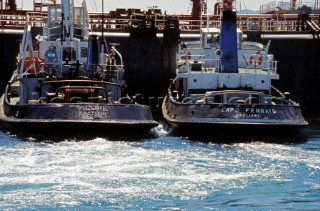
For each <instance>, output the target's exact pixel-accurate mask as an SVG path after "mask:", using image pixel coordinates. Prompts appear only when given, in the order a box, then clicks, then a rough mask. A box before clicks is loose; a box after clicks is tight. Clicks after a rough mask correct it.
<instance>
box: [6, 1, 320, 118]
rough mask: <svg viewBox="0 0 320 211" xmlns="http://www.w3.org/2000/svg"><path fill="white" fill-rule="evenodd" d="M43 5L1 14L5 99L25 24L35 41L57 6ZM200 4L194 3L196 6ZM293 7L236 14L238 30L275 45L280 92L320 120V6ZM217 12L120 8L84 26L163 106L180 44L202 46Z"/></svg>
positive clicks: (144, 93) (138, 87) (133, 84)
mask: <svg viewBox="0 0 320 211" xmlns="http://www.w3.org/2000/svg"><path fill="white" fill-rule="evenodd" d="M310 1H311V0H310ZM0 2H1V0H0ZM39 2H42V1H41V0H34V3H35V4H34V5H35V7H34V10H33V11H27V10H21V9H19V8H18V9H17V12H15V13H12V12H11V13H9V12H6V11H5V10H1V12H0V49H1V51H0V59H1V62H0V65H1V69H0V71H1V77H0V92H1V93H2V92H3V89H4V87H5V84H6V82H7V80H9V78H8V77H9V76H10V75H11V72H12V71H13V70H14V69H15V66H16V55H17V53H18V50H19V40H21V38H22V33H23V29H24V27H25V24H26V23H27V22H28V24H30V25H32V26H33V28H34V29H35V30H34V31H33V32H34V34H33V36H34V37H35V36H36V35H37V33H39V32H41V29H42V27H43V25H42V24H41V22H42V19H43V18H44V17H45V16H46V15H47V7H48V6H49V5H52V4H54V1H47V3H46V4H40V3H39ZM199 2H200V0H193V3H194V4H197V3H199ZM290 2H291V3H295V6H294V7H293V5H292V4H289V5H287V4H285V5H286V6H284V5H278V4H273V3H269V4H266V5H262V6H261V8H260V13H259V12H257V13H258V14H238V15H237V27H238V28H239V29H241V30H242V31H243V33H244V34H245V36H246V37H247V40H251V41H259V42H261V43H264V44H267V42H268V41H269V40H271V42H272V45H271V49H270V51H271V53H272V54H274V55H275V58H277V59H278V62H279V63H278V67H279V68H278V69H279V74H280V75H281V78H280V81H279V82H277V83H279V84H277V87H279V88H280V89H281V90H284V91H288V92H290V93H291V95H292V97H293V99H294V100H297V101H299V102H301V105H302V106H301V107H302V109H303V111H304V112H308V113H315V114H319V115H320V102H318V100H317V99H316V95H317V93H318V92H319V90H320V85H319V81H320V61H319V59H318V55H320V47H319V46H320V27H319V25H320V12H319V4H318V0H315V3H314V4H313V5H311V4H307V5H300V4H299V3H302V1H301V0H297V1H294V0H292V1H290ZM219 7H220V4H219V3H217V4H216V5H215V10H214V11H215V13H214V14H210V15H209V14H208V15H207V14H199V11H198V10H196V9H195V10H193V12H192V14H190V15H181V14H179V15H178V14H165V13H163V12H162V11H161V10H160V9H158V8H149V9H148V10H145V11H144V10H141V9H135V8H127V9H124V8H119V9H116V10H115V11H109V12H106V13H103V14H102V13H98V12H89V14H88V15H87V20H86V21H87V23H88V27H89V28H90V29H91V32H90V33H91V35H93V36H101V35H102V33H101V31H102V28H103V31H104V36H105V37H107V38H108V41H109V42H113V43H120V46H119V48H118V49H119V51H120V52H121V53H122V54H123V59H124V64H125V66H126V70H127V73H128V75H127V77H128V78H127V81H128V85H129V87H130V88H132V89H133V90H135V92H136V93H138V94H137V99H141V100H145V101H147V103H148V101H150V99H151V101H152V103H153V104H159V103H154V102H153V101H154V100H153V99H158V98H159V99H161V98H162V97H163V96H164V95H165V94H166V89H167V87H168V84H169V79H170V78H171V77H173V76H174V72H175V67H176V64H175V61H176V58H175V57H176V50H177V48H178V45H177V43H178V40H179V39H185V40H199V38H200V33H199V32H200V28H203V27H207V26H210V27H217V28H219V27H220V13H219ZM196 8H197V7H196ZM290 8H291V9H290ZM198 9H199V8H198ZM200 11H201V10H200ZM199 15H200V16H199ZM102 21H103V23H102ZM36 29H38V30H36ZM140 93H141V95H140ZM306 93H307V94H306ZM131 94H135V93H131ZM154 97H155V98H154ZM148 99H149V100H148ZM156 101H157V100H156Z"/></svg>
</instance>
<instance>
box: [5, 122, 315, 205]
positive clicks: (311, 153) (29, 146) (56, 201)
mask: <svg viewBox="0 0 320 211" xmlns="http://www.w3.org/2000/svg"><path fill="white" fill-rule="evenodd" d="M222 141H223V142H224V143H221V142H222ZM19 209H23V210H34V209H45V210H70V209H71V210H122V209H126V210H319V209H320V125H318V124H312V125H311V126H309V127H308V128H306V129H305V130H303V131H301V133H300V134H299V135H295V136H290V137H249V136H248V137H232V136H225V137H221V136H220V137H217V136H215V135H214V134H207V135H205V136H203V137H201V136H198V135H196V136H194V135H192V134H191V133H190V134H179V133H175V132H173V131H172V130H171V128H168V127H167V125H165V124H164V123H162V124H160V125H159V127H157V128H155V129H153V130H152V131H151V133H150V134H147V135H144V136H130V137H128V136H126V135H125V134H122V135H106V134H105V135H99V136H95V135H94V134H93V135H91V136H83V135H81V134H54V135H53V136H48V135H43V134H42V135H34V134H33V135H32V134H31V135H30V134H12V133H8V132H6V131H4V130H3V129H1V128H0V210H19Z"/></svg>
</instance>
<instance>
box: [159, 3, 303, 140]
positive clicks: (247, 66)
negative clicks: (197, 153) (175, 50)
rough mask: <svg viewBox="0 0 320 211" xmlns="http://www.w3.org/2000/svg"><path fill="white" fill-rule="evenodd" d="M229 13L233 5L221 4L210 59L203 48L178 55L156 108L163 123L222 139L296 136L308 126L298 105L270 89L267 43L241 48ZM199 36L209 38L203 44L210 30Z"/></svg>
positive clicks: (273, 68)
mask: <svg viewBox="0 0 320 211" xmlns="http://www.w3.org/2000/svg"><path fill="white" fill-rule="evenodd" d="M233 8H234V6H233V0H224V1H223V7H222V9H223V11H222V13H221V15H222V17H221V28H220V30H219V34H218V36H215V38H217V40H219V42H218V43H217V46H216V47H215V52H214V55H212V53H209V51H208V50H206V49H205V47H202V49H198V50H195V49H182V50H180V52H179V54H178V55H177V60H178V61H177V70H176V78H174V79H171V82H170V87H169V89H168V94H167V95H166V97H165V99H164V102H163V104H162V113H163V116H164V119H165V120H166V121H167V122H168V123H170V124H172V125H174V126H177V127H179V128H182V129H192V130H194V131H196V130H200V131H205V130H207V131H210V132H211V131H212V132H216V133H224V134H225V133H227V134H230V133H245V134H253V133H258V134H269V135H270V134H272V133H273V134H279V133H283V134H288V133H292V134H293V133H295V132H298V131H299V130H300V129H301V128H303V127H306V126H307V125H308V122H307V121H305V119H304V118H303V116H302V113H301V109H300V106H299V104H298V103H296V102H294V101H293V100H291V99H289V98H288V97H287V95H286V94H287V93H282V92H280V91H279V90H278V89H276V88H275V87H274V86H272V84H271V81H272V80H276V79H279V75H278V74H277V62H276V61H274V59H273V55H270V54H268V50H269V46H270V42H269V43H268V45H267V46H266V47H264V46H263V45H261V44H258V43H246V44H243V43H241V41H240V40H241V37H242V36H241V33H237V24H236V12H235V11H233ZM204 31H206V32H207V33H212V34H210V36H206V35H203V36H202V39H203V40H204V41H205V44H207V43H208V42H207V41H208V40H205V39H207V38H210V40H212V38H213V36H214V35H215V34H216V30H204ZM213 33H215V34H213ZM239 36H240V38H239ZM211 51H212V48H211ZM190 52H192V53H190ZM246 54H249V55H246ZM238 58H239V60H238ZM240 58H241V59H240Z"/></svg>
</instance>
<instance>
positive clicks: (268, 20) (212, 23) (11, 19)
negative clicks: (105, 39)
mask: <svg viewBox="0 0 320 211" xmlns="http://www.w3.org/2000/svg"><path fill="white" fill-rule="evenodd" d="M319 4H320V3H319ZM44 17H45V16H44V15H43V13H39V12H28V13H27V15H5V14H2V15H0V27H1V28H2V29H12V28H14V29H21V30H23V29H24V26H25V24H26V22H28V23H29V24H30V25H31V26H35V27H43V26H44V23H43V18H44ZM177 18H178V21H179V28H180V30H181V32H182V33H183V32H188V33H189V32H191V33H192V32H194V33H200V29H201V28H203V27H207V26H208V27H216V28H219V27H220V20H219V19H218V20H202V21H201V20H192V19H179V17H177ZM310 18H311V21H313V22H315V23H316V24H319V22H320V20H319V15H310ZM211 19H212V17H211ZM143 21H145V20H144V19H134V18H119V19H117V18H105V19H104V24H103V25H102V24H101V19H100V18H90V20H89V21H88V23H89V29H91V30H92V31H101V29H102V28H101V27H102V26H103V28H104V29H105V30H106V31H108V30H109V31H128V30H130V27H131V26H132V24H134V23H141V22H143ZM147 21H152V24H153V25H152V26H153V27H155V28H156V29H157V30H159V31H161V30H163V29H164V27H165V25H166V23H167V20H166V17H165V16H163V15H161V16H160V15H159V16H155V17H154V19H153V20H147ZM301 25H302V24H301V20H298V16H297V15H296V16H294V17H293V16H286V15H282V16H281V18H280V17H279V16H277V15H253V16H248V15H246V16H241V17H239V20H238V27H239V28H240V29H241V30H242V31H243V32H246V31H261V32H273V31H276V32H279V31H283V32H288V31H289V32H290V31H306V30H308V29H307V28H302V27H299V26H301Z"/></svg>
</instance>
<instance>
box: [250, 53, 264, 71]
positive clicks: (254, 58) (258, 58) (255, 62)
mask: <svg viewBox="0 0 320 211" xmlns="http://www.w3.org/2000/svg"><path fill="white" fill-rule="evenodd" d="M262 61H263V58H262V55H261V53H260V52H259V51H258V52H256V53H255V54H253V55H251V56H250V61H249V64H250V65H251V66H253V67H257V66H260V65H261V64H262Z"/></svg>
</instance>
